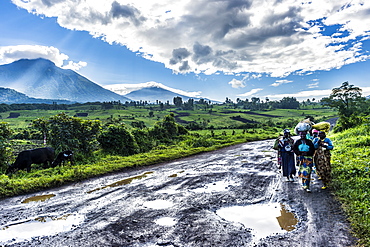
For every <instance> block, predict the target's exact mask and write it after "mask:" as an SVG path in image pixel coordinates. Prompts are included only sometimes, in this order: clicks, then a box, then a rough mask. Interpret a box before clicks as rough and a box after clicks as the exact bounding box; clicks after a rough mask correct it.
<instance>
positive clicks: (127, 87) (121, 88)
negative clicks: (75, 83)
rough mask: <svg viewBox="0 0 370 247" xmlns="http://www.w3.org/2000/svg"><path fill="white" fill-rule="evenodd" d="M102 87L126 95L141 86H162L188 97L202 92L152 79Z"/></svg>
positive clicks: (197, 95)
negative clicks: (182, 88)
mask: <svg viewBox="0 0 370 247" xmlns="http://www.w3.org/2000/svg"><path fill="white" fill-rule="evenodd" d="M103 87H104V88H106V89H108V90H111V91H113V92H115V93H118V94H121V95H126V94H128V93H130V92H133V91H136V90H140V89H142V88H148V87H158V88H163V89H166V90H168V91H171V92H174V93H178V94H181V95H184V96H188V97H195V98H196V97H199V96H200V94H201V93H202V92H200V91H198V92H186V91H183V90H181V89H175V88H171V87H168V86H165V85H163V84H162V83H159V82H154V81H150V82H145V83H138V84H111V85H104V86H103Z"/></svg>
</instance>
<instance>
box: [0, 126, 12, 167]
mask: <svg viewBox="0 0 370 247" xmlns="http://www.w3.org/2000/svg"><path fill="white" fill-rule="evenodd" d="M11 134H12V130H11V129H10V127H9V124H8V123H5V122H0V170H3V171H5V169H6V164H7V163H8V162H9V159H10V155H11V150H10V144H9V138H10V136H11Z"/></svg>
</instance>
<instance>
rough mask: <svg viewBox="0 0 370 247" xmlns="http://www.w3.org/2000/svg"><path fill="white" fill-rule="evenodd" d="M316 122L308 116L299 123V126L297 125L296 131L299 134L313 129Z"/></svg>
mask: <svg viewBox="0 0 370 247" xmlns="http://www.w3.org/2000/svg"><path fill="white" fill-rule="evenodd" d="M314 124H315V123H314V122H312V121H311V120H310V119H309V118H307V119H305V120H302V121H300V122H299V123H298V124H297V126H295V128H294V132H295V133H296V134H297V135H298V134H299V132H302V131H310V130H311V129H312V125H314Z"/></svg>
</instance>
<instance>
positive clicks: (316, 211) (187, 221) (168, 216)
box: [0, 140, 356, 247]
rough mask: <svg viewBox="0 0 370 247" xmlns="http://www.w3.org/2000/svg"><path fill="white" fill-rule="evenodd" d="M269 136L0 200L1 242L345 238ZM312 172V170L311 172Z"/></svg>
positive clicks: (336, 218) (341, 225) (337, 215)
mask: <svg viewBox="0 0 370 247" xmlns="http://www.w3.org/2000/svg"><path fill="white" fill-rule="evenodd" d="M272 144H273V140H267V141H259V142H251V143H245V144H239V145H236V146H232V147H228V148H224V149H221V150H218V151H214V152H210V153H204V154H200V155H196V156H192V157H188V158H185V159H181V160H177V161H174V162H169V163H165V164H160V165H156V166H150V167H144V168H137V169H129V170H127V171H125V172H122V173H119V174H114V175H109V176H104V177H100V178H95V179H90V180H88V181H85V182H81V183H76V184H72V185H69V186H65V187H60V188H55V189H51V190H47V191H42V192H39V193H34V194H29V195H23V196H18V197H12V198H6V199H3V200H1V201H0V212H1V213H0V214H1V217H0V246H191V247H193V246H307V247H308V246H309V247H311V246H318V247H319V246H320V247H321V246H322V247H324V246H325V247H328V246H335V247H338V246H352V245H354V244H355V243H356V240H355V239H354V238H353V237H352V236H351V234H350V230H349V225H348V223H347V222H346V220H345V217H344V216H343V212H342V211H341V209H340V205H339V204H338V203H337V202H336V201H335V200H334V199H333V197H332V195H331V194H330V191H328V190H324V191H322V190H321V189H320V188H321V184H320V182H319V180H317V179H315V180H314V181H313V185H312V193H310V194H309V193H306V192H304V191H303V190H302V189H301V188H300V183H299V182H297V179H296V181H295V182H293V183H292V182H285V180H284V179H283V178H282V177H281V174H280V173H279V169H278V167H277V164H276V154H275V151H274V150H272V149H271V146H272ZM313 177H314V178H317V177H316V176H315V175H314V176H313Z"/></svg>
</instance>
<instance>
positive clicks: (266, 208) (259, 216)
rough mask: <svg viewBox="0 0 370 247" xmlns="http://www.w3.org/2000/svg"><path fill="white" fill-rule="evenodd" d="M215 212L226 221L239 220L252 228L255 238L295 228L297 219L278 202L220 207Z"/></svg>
mask: <svg viewBox="0 0 370 247" xmlns="http://www.w3.org/2000/svg"><path fill="white" fill-rule="evenodd" d="M216 214H217V215H219V216H220V217H222V218H224V219H225V220H227V221H233V222H239V223H241V224H243V225H244V226H245V227H247V228H251V229H253V233H254V236H255V239H256V240H258V239H261V238H265V237H267V236H270V235H273V234H279V233H285V232H287V231H292V230H294V229H295V225H296V224H297V223H298V219H297V218H296V217H295V216H294V214H293V213H291V212H289V211H287V210H286V207H285V206H284V205H282V204H279V203H271V204H254V205H248V206H233V207H227V208H221V209H219V210H217V211H216Z"/></svg>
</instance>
